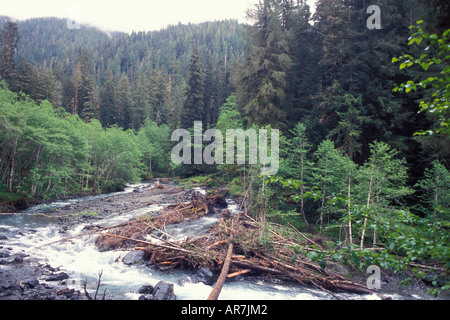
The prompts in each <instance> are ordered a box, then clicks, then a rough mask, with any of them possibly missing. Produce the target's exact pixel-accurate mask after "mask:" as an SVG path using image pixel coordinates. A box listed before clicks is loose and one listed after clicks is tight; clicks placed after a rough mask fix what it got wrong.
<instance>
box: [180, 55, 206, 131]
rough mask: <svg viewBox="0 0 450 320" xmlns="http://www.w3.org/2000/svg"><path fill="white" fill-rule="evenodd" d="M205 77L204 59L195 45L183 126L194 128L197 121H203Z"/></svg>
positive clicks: (183, 112) (182, 114)
mask: <svg viewBox="0 0 450 320" xmlns="http://www.w3.org/2000/svg"><path fill="white" fill-rule="evenodd" d="M204 78H205V74H204V72H203V67H202V61H201V58H200V55H199V52H198V48H197V47H194V50H193V52H192V57H191V62H190V66H189V75H188V81H187V88H186V100H185V102H184V106H183V110H182V113H181V126H182V127H183V128H185V129H188V128H192V127H193V126H194V122H195V121H202V120H203V115H204V90H205V89H204Z"/></svg>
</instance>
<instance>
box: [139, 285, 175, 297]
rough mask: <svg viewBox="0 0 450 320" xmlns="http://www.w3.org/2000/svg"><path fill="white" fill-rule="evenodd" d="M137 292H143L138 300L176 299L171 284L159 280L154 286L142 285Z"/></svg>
mask: <svg viewBox="0 0 450 320" xmlns="http://www.w3.org/2000/svg"><path fill="white" fill-rule="evenodd" d="M139 293H143V295H141V296H140V297H139V300H176V299H177V297H176V296H175V294H174V292H173V284H170V283H167V282H165V281H160V282H158V283H157V284H156V286H155V287H152V286H143V287H141V288H140V289H139Z"/></svg>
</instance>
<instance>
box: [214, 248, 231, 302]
mask: <svg viewBox="0 0 450 320" xmlns="http://www.w3.org/2000/svg"><path fill="white" fill-rule="evenodd" d="M232 254H233V243H230V244H229V245H228V252H227V257H226V258H225V263H224V264H223V268H222V271H221V272H220V276H219V278H218V279H217V282H216V285H215V286H214V288H213V289H212V291H211V293H210V295H209V296H208V300H217V299H218V298H219V295H220V292H221V291H222V287H223V284H224V283H225V280H226V278H227V275H228V270H229V269H230V263H231V255H232Z"/></svg>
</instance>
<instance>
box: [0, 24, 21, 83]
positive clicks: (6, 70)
mask: <svg viewBox="0 0 450 320" xmlns="http://www.w3.org/2000/svg"><path fill="white" fill-rule="evenodd" d="M18 42H19V30H18V27H17V23H15V22H11V21H7V22H6V23H5V25H4V26H3V30H2V31H1V33H0V44H1V53H0V54H1V56H0V62H1V63H0V77H1V78H3V79H4V80H6V81H7V82H8V83H9V84H10V85H13V84H14V83H13V80H14V76H15V73H16V63H15V61H14V54H15V53H16V49H17V44H18Z"/></svg>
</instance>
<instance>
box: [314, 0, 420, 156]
mask: <svg viewBox="0 0 450 320" xmlns="http://www.w3.org/2000/svg"><path fill="white" fill-rule="evenodd" d="M378 5H379V6H380V8H381V10H382V13H383V15H382V28H381V29H380V30H378V29H374V30H370V29H368V28H367V19H368V17H369V16H368V14H367V12H366V10H367V7H368V3H367V2H366V1H353V0H329V1H325V0H321V1H319V2H318V6H317V11H316V14H315V20H316V21H317V28H318V30H319V31H320V34H321V35H322V48H323V49H322V57H321V62H320V63H321V67H322V68H323V76H322V79H321V91H320V93H319V94H318V95H317V98H318V100H319V102H320V103H319V104H317V106H318V107H319V109H320V113H321V115H320V120H319V121H320V123H321V124H322V125H323V126H326V127H327V128H329V129H331V130H332V129H334V128H335V127H336V126H337V125H338V123H339V121H340V120H341V119H342V117H343V116H344V115H345V114H348V115H349V116H350V114H351V113H352V112H353V111H352V110H345V109H344V108H343V106H339V105H337V104H336V100H339V99H343V100H345V99H346V98H345V95H347V94H350V95H352V96H353V97H355V98H356V97H359V96H361V98H362V100H361V102H362V104H361V106H362V108H361V109H360V114H359V116H363V117H365V121H364V123H362V126H361V128H362V131H361V133H360V134H358V135H359V136H360V141H359V143H360V144H361V148H360V150H361V152H360V153H359V154H355V156H356V157H355V160H356V161H357V162H358V163H362V162H364V160H365V159H367V158H368V156H369V153H370V152H369V145H370V143H371V142H372V141H374V140H381V141H389V142H390V143H392V145H393V146H395V147H396V148H397V149H399V150H401V151H406V150H407V148H408V147H409V145H408V143H410V134H409V132H407V131H405V127H406V126H407V121H410V119H411V116H412V113H411V112H410V111H409V109H408V108H409V107H408V103H409V101H405V100H403V99H400V98H399V97H398V96H397V95H395V94H394V93H393V92H392V88H393V84H394V80H395V77H396V76H397V75H398V72H397V73H396V72H395V70H393V69H392V68H390V61H391V59H392V57H393V56H395V54H396V53H399V52H402V50H403V46H402V45H401V43H402V39H406V38H407V37H408V32H409V31H408V24H409V20H410V8H412V7H413V6H414V3H411V2H410V1H388V0H380V1H379V2H378ZM341 96H343V97H342V98H339V97H341ZM336 97H338V98H336ZM347 98H348V96H347ZM347 106H348V107H350V106H351V104H347ZM338 112H340V115H339V114H338ZM355 124H357V123H355Z"/></svg>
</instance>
